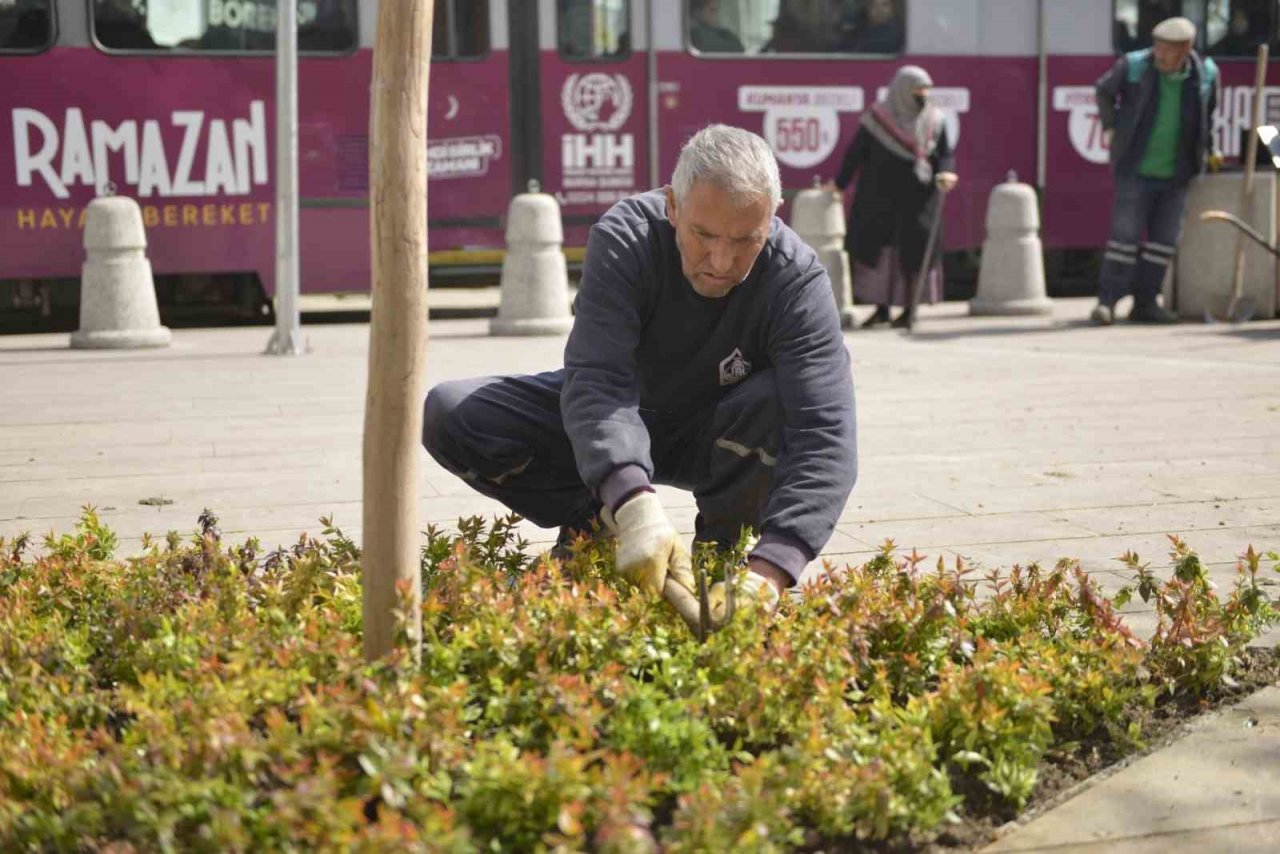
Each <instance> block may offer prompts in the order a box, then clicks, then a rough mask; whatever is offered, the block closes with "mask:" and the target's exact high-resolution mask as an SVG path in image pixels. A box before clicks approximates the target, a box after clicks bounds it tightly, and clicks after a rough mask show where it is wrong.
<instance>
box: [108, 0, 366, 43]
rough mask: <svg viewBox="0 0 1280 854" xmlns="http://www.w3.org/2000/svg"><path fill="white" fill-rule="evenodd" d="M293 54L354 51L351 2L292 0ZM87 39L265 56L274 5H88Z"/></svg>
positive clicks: (171, 0) (254, 0) (252, 0)
mask: <svg viewBox="0 0 1280 854" xmlns="http://www.w3.org/2000/svg"><path fill="white" fill-rule="evenodd" d="M295 2H297V4H298V50H299V51H303V52H306V53H343V52H346V51H349V50H352V49H353V48H355V46H356V0H295ZM93 34H94V37H95V38H96V39H97V41H98V44H100V45H102V46H103V47H104V48H108V49H110V50H141V51H148V50H163V51H168V50H174V51H194V52H203V51H220V52H237V53H240V52H253V51H271V50H274V49H275V43H276V0H150V2H148V0H94V3H93Z"/></svg>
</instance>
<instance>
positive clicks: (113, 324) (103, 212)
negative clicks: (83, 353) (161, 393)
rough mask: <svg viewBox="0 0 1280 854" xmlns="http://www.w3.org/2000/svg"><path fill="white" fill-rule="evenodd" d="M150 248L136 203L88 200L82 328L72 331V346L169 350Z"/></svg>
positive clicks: (119, 199)
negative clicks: (153, 276) (149, 258)
mask: <svg viewBox="0 0 1280 854" xmlns="http://www.w3.org/2000/svg"><path fill="white" fill-rule="evenodd" d="M146 248H147V234H146V230H145V229H144V228H143V226H142V210H141V209H140V208H139V207H138V203H137V202H135V201H134V200H133V199H130V198H126V197H124V196H103V197H101V198H97V199H94V200H93V201H91V202H89V208H88V210H87V211H86V213H85V218H84V249H85V262H84V265H83V267H82V268H81V273H80V328H79V330H77V331H76V332H73V333H71V346H72V347H74V348H84V349H90V348H92V349H133V348H138V347H168V346H169V330H168V328H166V327H164V326H161V325H160V309H159V308H158V307H157V305H156V288H155V283H154V282H153V281H152V280H151V262H149V261H148V260H147V254H146Z"/></svg>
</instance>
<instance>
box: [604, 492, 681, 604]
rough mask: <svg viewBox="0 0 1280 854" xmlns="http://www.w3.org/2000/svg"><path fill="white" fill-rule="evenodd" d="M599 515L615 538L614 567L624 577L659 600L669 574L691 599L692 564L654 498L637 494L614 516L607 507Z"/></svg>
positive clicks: (658, 501) (656, 499)
mask: <svg viewBox="0 0 1280 854" xmlns="http://www.w3.org/2000/svg"><path fill="white" fill-rule="evenodd" d="M600 515H601V517H602V518H603V519H604V522H605V524H606V525H608V526H609V530H611V531H613V534H614V536H615V537H617V538H618V545H617V551H616V552H615V556H614V563H615V565H616V566H617V568H618V572H619V573H621V574H622V576H623V577H625V578H626V579H627V580H629V581H630V582H631V583H632V584H634V585H636V586H637V587H640V588H642V589H644V590H647V591H649V592H650V593H653V594H656V595H659V596H661V595H663V587H664V586H665V585H666V581H667V576H668V573H674V574H675V580H677V581H678V582H679V583H680V584H681V585H682V586H685V587H687V588H688V590H689V592H690V595H693V587H694V581H693V561H692V560H691V559H690V558H689V550H688V549H687V548H685V546H684V544H683V543H681V542H680V535H679V534H677V533H676V529H675V527H674V526H672V524H671V520H670V519H668V518H667V512H666V511H665V510H663V509H662V502H661V501H660V500H658V496H657V495H655V494H654V493H652V492H637V493H636V494H635V495H633V496H632V497H631V498H628V499H627V500H626V501H624V502H623V503H622V506H621V507H619V508H618V510H617V512H616V513H610V512H609V508H607V507H606V508H604V510H602V511H601V513H600ZM694 601H695V603H696V601H697V597H694Z"/></svg>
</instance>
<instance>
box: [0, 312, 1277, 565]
mask: <svg viewBox="0 0 1280 854" xmlns="http://www.w3.org/2000/svg"><path fill="white" fill-rule="evenodd" d="M1089 308H1090V303H1089V301H1087V300H1059V301H1058V302H1057V305H1056V315H1055V316H1054V317H1053V318H1024V319H1007V318H970V317H968V316H966V314H965V305H964V304H963V303H950V304H945V305H942V306H938V307H926V308H925V309H924V310H923V315H922V319H921V322H920V324H919V325H918V327H917V332H916V334H915V335H914V336H912V337H910V338H908V337H906V336H905V335H903V334H902V333H900V332H897V331H889V330H874V331H865V332H864V331H861V330H859V331H856V332H851V333H849V334H848V336H847V339H846V340H847V341H848V346H849V349H850V352H851V353H852V355H853V370H854V379H855V384H856V389H857V404H858V428H859V429H858V444H859V461H860V473H859V477H858V484H857V486H856V488H855V489H854V492H853V496H852V498H851V500H850V501H849V504H848V506H847V508H846V509H845V512H844V514H843V515H842V517H841V521H840V525H839V527H838V529H837V531H836V533H835V535H834V536H833V537H832V539H831V542H830V544H829V545H828V546H827V549H826V551H825V552H824V553H823V555H822V559H823V560H825V561H829V562H830V563H831V564H833V565H835V566H837V567H839V566H842V565H844V564H846V563H849V562H856V561H861V560H864V559H865V558H866V557H867V556H868V555H869V554H870V553H872V551H873V550H874V549H875V548H876V547H877V546H878V545H879V544H880V543H882V542H883V541H884V540H885V539H886V538H892V539H893V540H894V541H895V542H896V543H897V544H898V546H900V547H901V548H903V549H906V550H910V549H912V548H915V549H918V550H920V551H921V552H924V553H927V554H929V555H931V556H939V555H940V556H942V557H944V558H946V560H947V561H948V562H952V561H954V559H955V557H956V556H962V557H964V558H965V559H966V560H968V561H970V562H973V563H975V564H978V565H980V566H983V567H988V568H989V567H994V566H1008V565H1010V564H1012V563H1014V562H1022V563H1026V562H1029V561H1033V560H1036V561H1042V562H1052V561H1056V560H1057V559H1058V558H1061V557H1076V558H1079V559H1080V560H1081V561H1082V562H1083V563H1084V566H1085V567H1086V568H1087V569H1088V570H1090V571H1091V572H1094V573H1097V574H1099V577H1100V578H1102V579H1103V581H1104V583H1106V584H1108V585H1113V584H1118V583H1120V581H1121V579H1122V577H1123V574H1122V572H1121V570H1122V569H1123V568H1122V567H1121V565H1120V564H1119V563H1118V562H1117V561H1116V560H1115V558H1116V557H1117V556H1119V555H1121V554H1122V553H1124V552H1125V550H1127V549H1132V550H1134V551H1136V552H1138V553H1139V555H1141V556H1142V558H1143V559H1144V560H1150V561H1151V562H1152V563H1153V564H1157V565H1158V564H1160V563H1162V562H1165V561H1166V559H1167V555H1166V552H1167V550H1168V549H1167V540H1166V539H1165V535H1166V534H1170V533H1173V534H1179V535H1181V536H1183V537H1185V538H1186V539H1187V541H1188V542H1189V543H1190V544H1191V545H1192V546H1193V547H1195V548H1196V549H1198V550H1199V551H1200V553H1201V555H1202V557H1203V558H1204V559H1205V560H1206V562H1208V563H1209V564H1210V565H1211V567H1212V568H1213V571H1214V573H1215V575H1216V576H1217V577H1218V578H1219V579H1220V580H1221V581H1224V582H1226V581H1229V580H1230V579H1231V577H1232V573H1233V568H1234V565H1235V556H1236V555H1237V554H1238V553H1239V552H1240V551H1242V550H1243V549H1244V548H1245V546H1247V545H1249V544H1251V543H1252V544H1253V545H1254V546H1256V547H1258V548H1277V547H1280V322H1260V323H1253V324H1250V325H1248V326H1242V327H1234V326H1229V325H1202V324H1190V323H1184V324H1181V325H1179V326H1176V327H1173V328H1150V327H1134V326H1128V325H1124V324H1119V325H1117V326H1114V327H1112V328H1109V329H1098V328H1093V327H1090V326H1089V325H1087V323H1086V322H1085V318H1086V317H1087V314H1088V311H1089ZM368 334H369V329H368V326H367V325H365V324H351V325H313V326H308V327H305V335H306V337H307V339H308V341H309V343H310V347H311V352H310V353H309V354H308V355H306V356H302V357H297V358H288V357H267V356H262V355H260V351H261V349H262V348H263V346H264V345H265V343H266V340H267V338H268V336H269V330H268V329H266V328H263V327H253V328H243V327H242V328H231V329H192V330H176V331H175V332H174V343H173V346H171V347H170V348H168V349H164V350H155V351H139V350H134V351H116V352H94V351H73V350H69V349H68V348H67V337H66V336H65V335H44V336H17V337H4V338H0V376H3V377H4V381H3V394H4V404H5V405H4V407H3V409H0V536H8V535H12V534H15V533H17V532H19V531H23V530H29V531H31V532H33V533H42V532H46V531H49V530H66V529H68V528H69V527H70V526H71V524H72V523H73V521H74V520H75V518H76V516H77V514H78V513H79V509H80V507H81V506H82V505H84V504H92V505H95V506H96V507H97V508H98V510H99V512H100V514H101V515H102V517H103V518H104V519H105V520H106V521H107V522H108V523H109V524H110V525H111V526H112V527H113V528H114V529H115V530H116V531H117V533H118V534H119V535H120V537H121V539H122V541H123V543H124V547H125V549H126V550H127V549H129V548H134V547H136V546H137V544H138V542H139V538H140V537H141V536H142V534H143V532H151V533H163V532H165V531H167V530H169V529H172V528H176V529H179V530H183V531H186V530H189V529H191V528H192V527H193V526H194V525H195V522H196V516H197V515H198V514H199V512H200V510H201V509H202V508H203V507H209V508H211V509H212V510H214V511H215V512H216V513H217V514H218V515H219V517H220V518H221V519H222V528H223V531H224V532H225V533H226V534H227V535H228V536H232V537H235V536H248V535H251V534H252V535H256V536H259V537H260V538H261V539H262V540H263V542H264V544H266V545H273V544H275V543H282V542H292V541H293V540H295V539H296V538H297V536H298V534H299V533H300V532H302V531H304V530H307V531H311V532H316V531H317V530H318V528H319V526H318V524H317V522H318V520H319V518H320V517H321V516H327V515H332V516H333V518H334V520H335V522H336V523H337V524H338V525H339V526H340V527H342V528H344V529H345V530H346V531H348V532H349V533H351V534H358V533H359V527H360V518H361V515H360V445H361V429H362V423H363V408H364V384H365V373H366V367H367V366H366V352H367V341H368ZM563 345H564V340H563V338H559V337H549V338H493V337H490V336H488V334H487V321H485V320H483V319H480V320H451V321H433V322H432V324H431V344H430V348H429V351H428V363H427V372H428V376H429V382H431V383H435V382H438V381H440V380H444V379H451V378H456V377H465V376H470V375H475V374H491V373H502V372H517V371H521V372H527V371H540V370H545V369H550V368H554V367H558V366H559V364H560V361H561V353H562V349H563ZM662 498H663V501H664V503H665V504H666V505H667V506H668V508H670V510H671V512H672V515H673V517H674V519H675V521H676V523H677V525H678V526H680V527H681V528H682V529H683V530H686V531H689V532H692V530H693V517H694V513H695V508H694V506H693V499H692V496H691V495H689V494H687V493H682V492H679V491H676V490H668V489H663V490H662ZM157 499H159V500H162V501H164V502H172V503H164V504H161V505H160V506H154V504H155V503H156V501H155V500H157ZM143 501H149V502H152V503H150V504H140V503H139V502H143ZM421 510H422V520H423V523H424V525H425V524H426V523H438V524H448V523H451V522H453V521H454V520H456V519H457V518H458V517H459V516H466V515H471V514H495V513H499V512H502V508H501V507H500V506H499V505H498V504H496V503H495V502H493V501H490V500H489V499H486V498H483V497H481V496H479V495H475V494H474V493H472V492H471V491H470V490H469V489H468V488H467V487H466V486H465V485H464V484H463V483H462V482H461V481H460V480H458V479H457V478H455V477H453V476H452V475H450V474H448V473H447V472H445V471H443V470H441V469H440V468H439V467H438V466H437V465H436V464H435V463H434V462H433V461H431V460H430V459H429V458H426V456H425V454H424V478H423V482H422V504H421ZM527 536H528V538H529V539H530V540H531V541H533V542H534V543H538V544H547V543H549V542H550V541H551V539H553V537H554V532H553V531H549V530H545V529H540V528H536V527H534V526H532V525H529V526H527ZM817 571H821V567H820V566H819V564H818V563H815V564H814V565H812V566H811V567H810V572H811V573H812V572H817Z"/></svg>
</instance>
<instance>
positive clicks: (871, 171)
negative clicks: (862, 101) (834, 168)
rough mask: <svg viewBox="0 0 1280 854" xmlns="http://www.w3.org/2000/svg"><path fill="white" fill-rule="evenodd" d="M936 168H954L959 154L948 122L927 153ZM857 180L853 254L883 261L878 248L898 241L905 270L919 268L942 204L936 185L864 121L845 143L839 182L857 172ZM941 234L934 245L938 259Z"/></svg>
mask: <svg viewBox="0 0 1280 854" xmlns="http://www.w3.org/2000/svg"><path fill="white" fill-rule="evenodd" d="M929 163H930V165H931V166H933V174H934V175H935V176H936V175H937V174H938V173H939V172H953V171H955V154H954V152H953V151H952V149H951V143H950V141H949V140H948V139H947V129H946V125H943V126H942V127H941V128H940V129H939V131H938V143H937V145H936V146H934V150H933V154H932V155H930V157H929ZM855 175H856V176H857V177H858V186H857V188H856V190H855V192H854V196H853V207H852V209H851V210H850V212H849V228H848V233H847V234H846V235H845V249H847V250H848V252H849V257H850V258H852V259H853V260H855V261H857V262H858V263H860V264H863V265H865V266H867V267H875V266H876V265H877V264H878V263H879V262H880V250H882V249H884V248H885V247H886V246H894V247H896V248H897V250H898V258H899V261H900V263H901V265H902V271H903V272H904V273H905V274H907V275H914V274H915V273H918V272H919V270H920V261H921V259H922V257H923V256H924V250H925V244H926V243H928V241H929V227H930V226H931V225H932V224H933V217H934V216H935V215H936V213H937V210H938V199H939V193H938V189H937V188H936V187H935V186H934V185H933V183H932V182H930V183H929V184H921V183H920V179H919V178H917V177H916V173H915V164H914V163H912V162H911V161H909V160H907V159H905V158H903V157H900V156H898V155H896V154H894V153H893V152H891V151H890V150H889V149H888V148H886V147H885V145H884V144H883V143H881V142H880V140H878V139H876V138H875V136H873V135H872V134H871V132H870V131H868V130H867V129H866V128H865V127H859V128H858V132H857V134H856V135H855V136H854V137H853V141H852V142H851V143H849V147H848V148H846V149H845V152H844V161H843V163H842V164H841V165H840V174H839V175H837V176H836V186H837V187H839V188H840V189H842V190H843V189H844V188H845V187H846V186H848V184H849V182H850V181H851V180H853V178H854V176H855ZM941 246H942V238H941V231H939V238H938V240H937V244H936V245H935V247H934V258H933V259H931V265H932V262H934V261H936V260H937V259H938V257H940V254H941V251H940V250H941Z"/></svg>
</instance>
